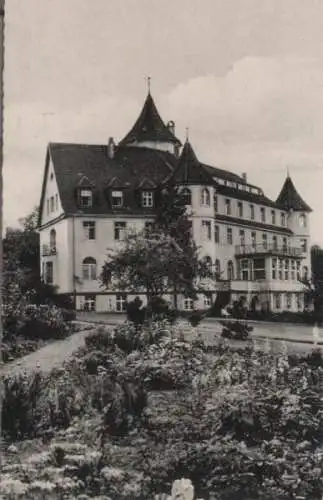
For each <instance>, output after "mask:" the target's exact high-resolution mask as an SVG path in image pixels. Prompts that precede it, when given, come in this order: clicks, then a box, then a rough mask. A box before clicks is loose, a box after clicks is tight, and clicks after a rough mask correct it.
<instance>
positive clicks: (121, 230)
mask: <svg viewBox="0 0 323 500" xmlns="http://www.w3.org/2000/svg"><path fill="white" fill-rule="evenodd" d="M126 227H127V223H126V222H115V223H114V239H115V240H119V241H122V240H124V239H125V236H126Z"/></svg>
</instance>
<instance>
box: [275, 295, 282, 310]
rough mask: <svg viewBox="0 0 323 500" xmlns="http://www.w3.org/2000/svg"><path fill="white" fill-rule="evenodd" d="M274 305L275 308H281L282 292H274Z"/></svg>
mask: <svg viewBox="0 0 323 500" xmlns="http://www.w3.org/2000/svg"><path fill="white" fill-rule="evenodd" d="M274 307H275V309H280V308H281V294H280V293H275V294H274Z"/></svg>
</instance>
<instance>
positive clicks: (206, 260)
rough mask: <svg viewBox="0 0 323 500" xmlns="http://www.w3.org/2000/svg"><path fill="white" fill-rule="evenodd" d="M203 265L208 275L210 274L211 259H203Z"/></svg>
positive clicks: (207, 257)
mask: <svg viewBox="0 0 323 500" xmlns="http://www.w3.org/2000/svg"><path fill="white" fill-rule="evenodd" d="M204 264H205V266H206V268H207V271H208V272H209V273H211V272H212V259H211V257H209V256H208V255H207V256H206V257H204Z"/></svg>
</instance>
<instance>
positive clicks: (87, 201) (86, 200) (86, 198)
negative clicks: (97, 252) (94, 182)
mask: <svg viewBox="0 0 323 500" xmlns="http://www.w3.org/2000/svg"><path fill="white" fill-rule="evenodd" d="M79 196H80V198H79V201H80V207H82V208H90V207H92V206H93V193H92V189H80V195H79Z"/></svg>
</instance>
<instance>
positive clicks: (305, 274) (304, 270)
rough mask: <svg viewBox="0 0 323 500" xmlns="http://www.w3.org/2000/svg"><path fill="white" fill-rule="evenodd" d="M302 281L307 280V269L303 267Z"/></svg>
mask: <svg viewBox="0 0 323 500" xmlns="http://www.w3.org/2000/svg"><path fill="white" fill-rule="evenodd" d="M303 279H304V280H308V267H307V266H303Z"/></svg>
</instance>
